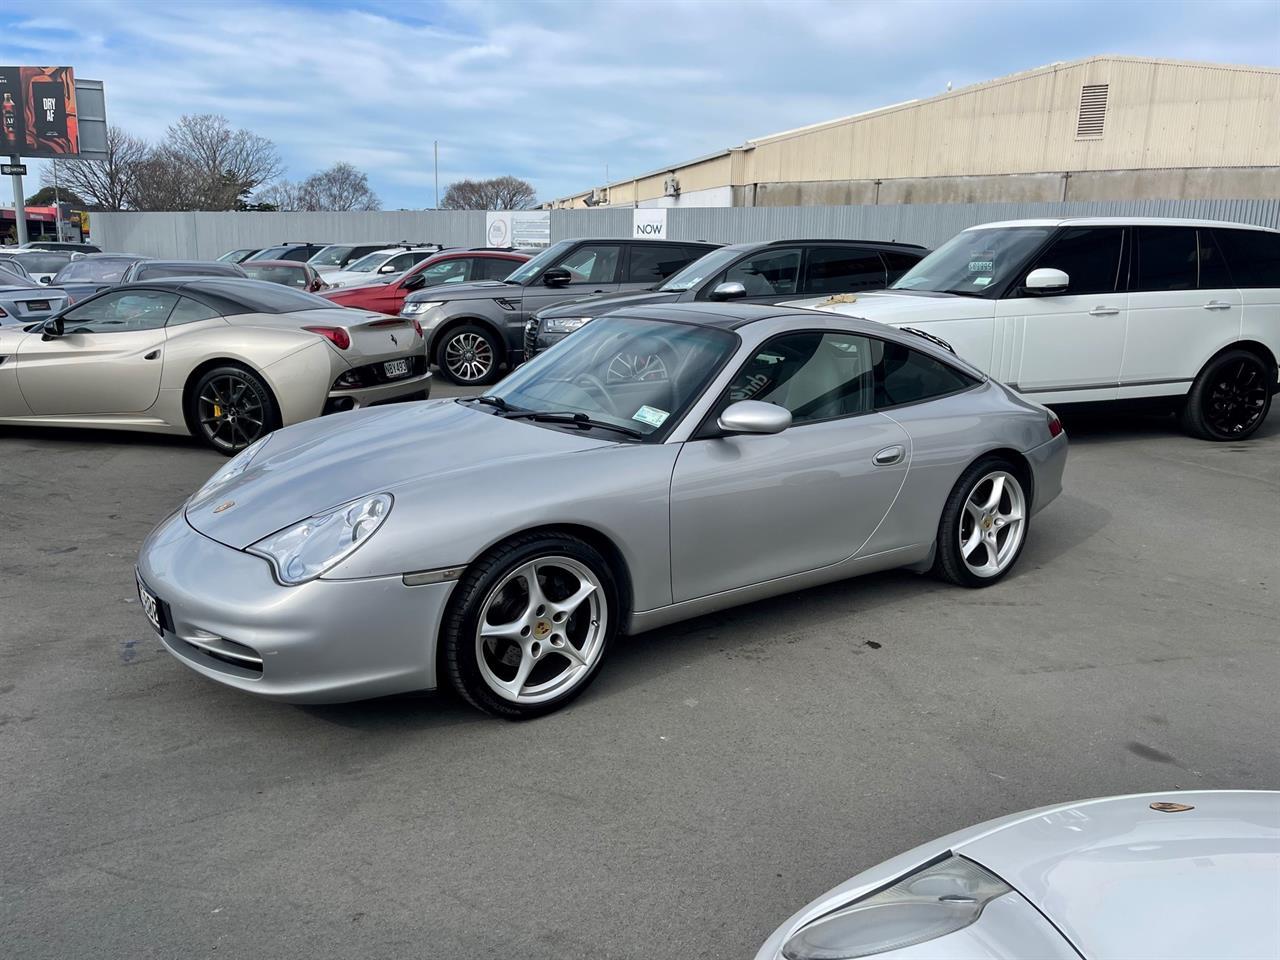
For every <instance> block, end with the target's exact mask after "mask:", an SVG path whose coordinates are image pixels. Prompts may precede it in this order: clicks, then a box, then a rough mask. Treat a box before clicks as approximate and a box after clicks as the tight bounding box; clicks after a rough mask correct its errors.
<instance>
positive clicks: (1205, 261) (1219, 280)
mask: <svg viewBox="0 0 1280 960" xmlns="http://www.w3.org/2000/svg"><path fill="white" fill-rule="evenodd" d="M1196 244H1197V246H1198V247H1199V248H1200V267H1199V272H1198V275H1197V278H1198V280H1199V287H1200V289H1201V290H1226V289H1228V288H1230V287H1234V286H1235V283H1233V282H1232V280H1231V271H1230V270H1229V269H1227V261H1226V259H1225V258H1224V257H1223V256H1222V251H1221V250H1219V249H1218V244H1217V243H1216V242H1215V241H1214V239H1213V231H1212V230H1197V231H1196Z"/></svg>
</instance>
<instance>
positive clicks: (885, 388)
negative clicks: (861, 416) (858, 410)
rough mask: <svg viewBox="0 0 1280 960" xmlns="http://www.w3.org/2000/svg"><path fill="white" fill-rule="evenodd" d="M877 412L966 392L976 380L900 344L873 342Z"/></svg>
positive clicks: (948, 365)
mask: <svg viewBox="0 0 1280 960" xmlns="http://www.w3.org/2000/svg"><path fill="white" fill-rule="evenodd" d="M872 343H873V345H874V346H873V349H872V355H873V357H874V358H875V368H876V378H875V379H876V387H875V405H876V409H877V410H882V409H885V408H887V407H897V406H901V405H902V404H904V403H919V402H920V401H921V400H931V399H933V398H934V397H942V396H946V395H947V394H948V393H955V392H957V391H958V390H965V389H968V388H969V387H971V386H973V385H974V384H975V383H977V382H978V381H977V380H975V379H974V378H973V377H971V376H969V375H968V374H967V373H963V372H961V371H960V370H957V369H956V368H955V367H953V366H951V365H950V364H946V363H943V362H942V361H941V360H935V359H934V358H933V357H931V356H928V355H927V354H924V353H921V352H919V351H918V350H912V349H911V348H910V347H904V346H903V345H902V344H900V343H886V342H884V341H881V340H875V341H872Z"/></svg>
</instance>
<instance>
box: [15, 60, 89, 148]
mask: <svg viewBox="0 0 1280 960" xmlns="http://www.w3.org/2000/svg"><path fill="white" fill-rule="evenodd" d="M79 152H80V136H79V124H78V122H77V117H76V83H75V73H74V71H73V70H72V68H71V67H0V154H5V155H7V156H22V157H74V156H76V155H77V154H79Z"/></svg>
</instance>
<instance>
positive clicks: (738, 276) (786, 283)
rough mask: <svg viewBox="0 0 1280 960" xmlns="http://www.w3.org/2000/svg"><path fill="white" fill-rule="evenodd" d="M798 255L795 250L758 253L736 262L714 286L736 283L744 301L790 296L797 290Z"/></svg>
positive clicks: (709, 287)
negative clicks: (743, 289)
mask: <svg viewBox="0 0 1280 960" xmlns="http://www.w3.org/2000/svg"><path fill="white" fill-rule="evenodd" d="M799 277H800V251H799V250H797V249H795V248H789V249H783V250H776V249H770V250H762V251H760V252H759V253H757V254H755V255H753V256H749V257H747V258H746V259H745V260H740V261H739V262H737V263H735V264H734V265H733V266H732V267H730V268H729V269H728V270H726V271H725V274H724V277H723V279H721V280H719V281H717V283H712V284H710V285H708V287H707V290H708V291H710V290H712V289H714V288H715V287H716V286H717V284H718V283H740V284H742V285H743V286H744V287H746V289H747V296H748V297H776V296H785V295H789V294H794V293H795V292H796V291H797V289H798V288H799V283H798V281H799Z"/></svg>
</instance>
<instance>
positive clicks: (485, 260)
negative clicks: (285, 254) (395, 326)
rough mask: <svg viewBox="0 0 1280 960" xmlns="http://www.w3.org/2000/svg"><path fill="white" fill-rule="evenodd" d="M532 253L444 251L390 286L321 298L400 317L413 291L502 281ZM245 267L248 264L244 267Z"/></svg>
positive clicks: (342, 290) (479, 249) (372, 286)
mask: <svg viewBox="0 0 1280 960" xmlns="http://www.w3.org/2000/svg"><path fill="white" fill-rule="evenodd" d="M530 256H531V254H528V253H522V252H520V251H519V250H497V249H489V248H487V247H477V248H475V249H474V250H445V251H444V252H442V253H438V254H436V255H435V256H434V257H428V258H427V259H426V260H423V261H422V262H421V263H420V264H418V265H417V266H415V267H414V268H413V269H411V270H408V271H406V272H405V274H404V275H403V276H402V277H400V278H399V279H396V280H392V281H391V282H390V283H377V282H376V281H375V282H374V283H370V284H364V285H363V286H359V287H339V288H338V289H337V290H326V291H325V292H324V293H322V294H320V296H322V297H324V298H325V299H327V300H332V301H333V302H334V303H336V304H339V305H340V306H343V307H356V308H358V309H360V310H376V311H377V312H378V313H387V314H390V315H391V316H393V317H394V316H399V314H400V308H401V306H403V305H404V298H405V297H406V296H408V295H409V294H411V293H413V291H415V290H421V289H423V288H424V287H434V286H438V285H439V284H442V283H467V282H468V281H470V280H502V279H504V278H505V277H506V276H507V274H509V273H511V271H512V270H514V269H515V268H516V267H518V266H519V265H520V264H522V263H524V262H525V261H526V260H528V259H529V257H530ZM246 266H247V265H246Z"/></svg>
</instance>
